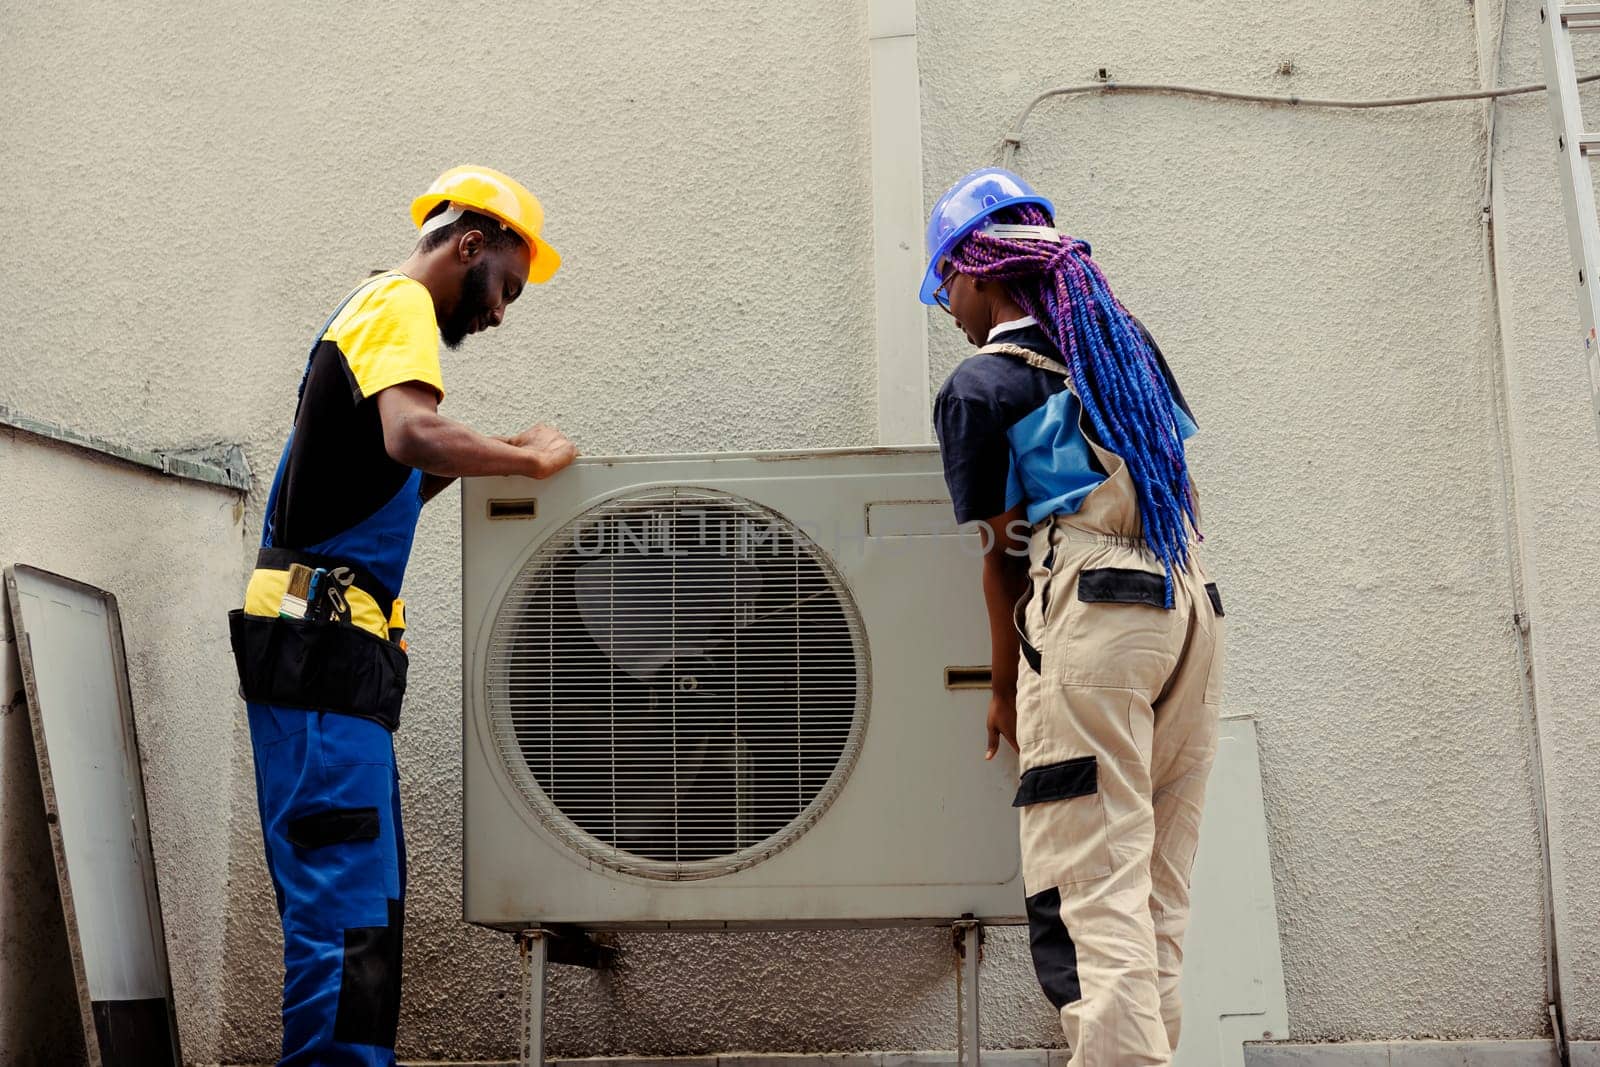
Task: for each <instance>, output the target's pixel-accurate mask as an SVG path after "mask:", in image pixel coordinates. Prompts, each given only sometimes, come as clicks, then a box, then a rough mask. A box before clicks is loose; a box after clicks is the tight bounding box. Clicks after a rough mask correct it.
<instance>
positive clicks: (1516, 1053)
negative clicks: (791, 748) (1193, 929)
mask: <svg viewBox="0 0 1600 1067" xmlns="http://www.w3.org/2000/svg"><path fill="white" fill-rule="evenodd" d="M1244 1049H1245V1053H1244V1061H1245V1064H1246V1067H1323V1065H1324V1064H1325V1065H1327V1067H1558V1061H1557V1059H1556V1051H1555V1045H1554V1043H1552V1042H1550V1041H1377V1042H1352V1043H1349V1044H1325V1045H1295V1044H1288V1043H1269V1042H1254V1043H1250V1044H1246V1045H1245V1047H1244ZM1068 1058H1069V1057H1068V1055H1067V1050H1066V1049H1059V1048H1050V1049H1045V1048H1027V1049H995V1050H993V1051H989V1050H985V1052H984V1053H983V1062H984V1063H986V1064H992V1065H993V1067H1067V1060H1068ZM955 1062H956V1054H955V1053H954V1052H803V1053H775V1052H729V1053H723V1054H721V1055H717V1056H661V1057H614V1058H606V1057H597V1058H594V1059H583V1060H551V1061H550V1063H551V1064H552V1065H553V1067H947V1065H950V1064H954V1063H955ZM401 1064H402V1067H517V1064H516V1061H515V1060H402V1061H401ZM226 1067H267V1065H266V1064H229V1065H226ZM1572 1067H1600V1041H1574V1042H1573V1043H1572Z"/></svg>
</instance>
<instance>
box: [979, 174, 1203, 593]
mask: <svg viewBox="0 0 1600 1067" xmlns="http://www.w3.org/2000/svg"><path fill="white" fill-rule="evenodd" d="M994 221H995V222H1001V223H1020V224H1022V225H1025V226H1053V225H1054V222H1053V220H1052V219H1051V218H1050V216H1049V214H1048V213H1046V212H1045V211H1044V209H1043V208H1040V207H1039V206H1038V205H1035V204H1020V205H1017V206H1014V207H1009V208H1004V209H1002V210H1000V211H998V212H996V213H995V215H994ZM949 259H950V264H951V265H952V266H953V267H954V268H955V269H956V270H958V271H960V272H961V273H962V274H969V275H972V276H973V277H974V278H984V279H989V280H993V281H998V282H1002V283H1004V284H1005V286H1006V288H1007V289H1008V290H1009V291H1010V293H1011V296H1012V298H1013V299H1015V300H1016V302H1017V303H1018V305H1020V306H1021V307H1022V309H1023V310H1024V311H1026V312H1027V313H1028V314H1029V315H1032V316H1033V317H1034V318H1035V319H1037V320H1038V322H1039V325H1040V326H1041V327H1042V328H1043V329H1044V331H1045V333H1046V334H1048V335H1049V337H1050V340H1051V341H1053V342H1054V343H1055V346H1056V350H1057V351H1059V352H1060V353H1061V357H1062V362H1063V363H1065V364H1066V366H1067V369H1068V370H1069V371H1070V372H1071V374H1072V388H1073V392H1074V393H1076V394H1077V397H1078V400H1079V402H1080V403H1082V404H1083V408H1084V411H1086V412H1087V413H1088V415H1089V421H1090V425H1092V426H1093V427H1094V430H1095V434H1096V435H1097V436H1098V437H1099V439H1100V443H1101V444H1103V445H1104V446H1105V447H1106V448H1108V449H1110V450H1111V451H1112V452H1115V453H1116V454H1117V455H1118V456H1121V457H1122V459H1123V461H1124V462H1126V463H1127V465H1128V473H1129V474H1130V475H1131V476H1132V478H1133V484H1134V488H1135V490H1136V492H1137V494H1138V498H1139V518H1140V521H1141V523H1142V524H1143V526H1144V537H1145V541H1146V543H1147V544H1148V545H1149V546H1150V548H1151V550H1152V551H1153V552H1154V553H1155V554H1156V557H1157V558H1158V559H1160V560H1161V563H1162V565H1163V567H1164V569H1165V571H1166V579H1167V606H1168V607H1171V606H1172V575H1173V572H1174V571H1175V570H1178V569H1182V568H1184V567H1186V566H1187V565H1188V562H1189V540H1190V531H1191V529H1192V530H1194V531H1195V532H1196V535H1198V527H1199V519H1198V516H1197V515H1196V513H1195V498H1194V487H1193V483H1192V482H1191V481H1190V480H1189V463H1188V458H1187V456H1186V455H1185V453H1184V447H1183V436H1182V434H1181V433H1180V432H1179V430H1178V423H1177V418H1176V416H1175V415H1174V413H1173V400H1172V390H1171V389H1169V388H1168V387H1167V380H1166V377H1165V376H1164V375H1163V374H1162V373H1161V368H1160V366H1159V365H1158V364H1157V362H1156V359H1155V355H1154V354H1153V353H1152V352H1151V351H1150V346H1149V345H1148V344H1146V343H1145V339H1144V333H1143V332H1142V331H1141V330H1140V329H1139V327H1138V326H1137V325H1136V324H1135V323H1134V321H1133V317H1132V316H1131V315H1129V314H1128V311H1127V309H1126V308H1124V307H1123V306H1122V304H1121V303H1120V302H1119V301H1118V300H1117V298H1116V297H1115V296H1114V295H1112V292H1111V287H1110V286H1109V285H1107V284H1106V279H1105V276H1104V275H1103V274H1101V273H1100V268H1099V267H1098V266H1096V265H1095V262H1094V260H1092V259H1090V258H1089V245H1088V244H1087V243H1086V242H1084V241H1082V240H1079V239H1077V238H1075V237H1068V236H1067V235H1065V234H1063V235H1062V238H1061V242H1060V243H1059V244H1057V243H1054V242H1047V241H1029V240H1023V239H1012V238H1007V237H996V236H994V235H993V234H990V233H987V232H985V231H983V230H975V231H973V233H972V234H970V235H969V236H968V237H967V238H966V239H965V240H963V241H962V242H961V243H960V244H959V245H957V246H956V247H955V248H954V249H953V250H952V251H951V254H950V257H949Z"/></svg>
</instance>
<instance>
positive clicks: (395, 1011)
mask: <svg viewBox="0 0 1600 1067" xmlns="http://www.w3.org/2000/svg"><path fill="white" fill-rule="evenodd" d="M404 923H405V911H404V905H403V904H402V903H401V902H400V901H398V900H390V901H389V925H388V926H356V927H352V928H350V929H348V930H346V931H345V932H344V967H343V971H342V973H341V975H340V978H339V1011H338V1014H337V1015H336V1016H335V1018H334V1022H333V1039H334V1040H335V1041H345V1042H349V1043H350V1044H353V1045H376V1046H377V1047H379V1048H394V1039H395V1033H396V1031H398V1030H399V1028H400V949H401V941H402V938H403V935H404V930H403V926H404Z"/></svg>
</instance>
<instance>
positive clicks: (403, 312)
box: [322, 274, 444, 403]
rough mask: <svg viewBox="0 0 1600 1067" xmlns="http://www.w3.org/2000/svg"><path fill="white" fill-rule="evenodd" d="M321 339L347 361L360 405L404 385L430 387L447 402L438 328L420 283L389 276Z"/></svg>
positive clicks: (356, 301)
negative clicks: (330, 344) (332, 344)
mask: <svg viewBox="0 0 1600 1067" xmlns="http://www.w3.org/2000/svg"><path fill="white" fill-rule="evenodd" d="M322 336H323V339H324V340H326V341H332V342H333V343H334V344H335V345H337V346H338V348H339V354H340V355H342V356H343V357H344V362H345V366H346V368H347V371H348V373H349V375H350V381H351V385H352V387H353V388H354V389H355V392H356V400H357V402H358V403H359V402H360V401H361V400H364V399H366V398H368V397H374V396H377V395H378V394H379V393H381V392H382V391H383V390H385V389H387V388H389V387H390V386H391V385H399V384H400V383H402V382H422V383H424V384H426V385H430V386H432V387H433V389H434V391H435V392H437V393H438V394H439V397H440V399H443V398H444V375H443V374H442V373H441V371H440V369H439V326H438V322H437V320H436V319H435V317H434V313H433V297H432V296H430V295H429V294H428V290H427V289H426V288H424V287H423V285H422V283H421V282H418V281H414V280H412V279H410V278H407V277H406V276H405V275H404V274H389V275H386V276H385V277H384V278H383V279H382V280H380V281H377V282H374V283H373V284H372V285H371V286H370V287H369V288H367V289H366V290H365V291H364V292H362V293H361V294H359V295H358V296H357V297H356V298H355V299H354V300H352V301H350V303H349V304H347V305H346V306H345V308H344V310H343V311H341V312H339V315H338V317H337V318H335V319H334V320H333V322H331V323H329V325H328V330H327V332H326V333H324V334H323V335H322Z"/></svg>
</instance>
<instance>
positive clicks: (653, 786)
mask: <svg viewBox="0 0 1600 1067" xmlns="http://www.w3.org/2000/svg"><path fill="white" fill-rule="evenodd" d="M463 507H464V522H465V525H464V534H463V556H464V587H463V619H464V623H465V627H466V631H465V640H464V659H465V662H464V665H463V666H464V678H465V686H466V694H465V711H466V715H465V737H464V753H465V764H466V766H465V791H466V795H465V804H466V812H465V826H466V845H465V848H466V863H465V878H466V886H465V912H466V918H467V919H468V920H469V921H471V922H476V923H482V924H486V925H491V926H498V927H503V928H506V929H521V928H524V927H527V926H529V925H532V924H536V923H572V924H579V925H582V926H585V927H589V928H607V927H617V926H632V927H639V926H655V927H678V926H684V927H711V928H716V927H722V926H768V927H771V926H795V925H806V924H826V925H851V924H863V925H870V924H904V923H915V922H941V921H943V922H947V921H949V920H951V919H952V918H956V917H960V916H963V915H971V916H975V917H977V918H979V919H982V920H985V921H994V922H1006V921H1017V920H1018V919H1019V918H1020V914H1021V912H1022V887H1021V880H1020V867H1019V861H1018V849H1017V841H1016V831H1015V824H1014V819H1013V815H1012V811H1011V808H1010V801H1011V793H1012V791H1013V790H1014V788H1015V771H1016V767H1015V763H1014V758H1013V757H1012V756H1011V754H1010V753H1007V754H1006V756H1005V757H1004V758H1002V759H998V760H997V761H995V762H993V763H985V762H984V760H983V759H982V745H983V717H984V711H985V708H986V706H987V701H988V668H987V661H988V658H989V656H988V652H989V638H988V632H987V617H986V615H985V614H984V610H983V602H982V595H981V591H980V585H979V567H980V563H979V541H978V535H977V533H975V532H973V531H970V530H968V531H962V530H959V529H958V528H957V527H956V525H955V521H954V518H953V516H952V513H951V509H950V503H949V498H948V496H947V495H946V492H945V488H944V483H943V479H942V475H941V472H940V467H939V463H938V455H937V452H936V451H934V450H932V449H909V450H871V451H861V452H852V451H841V452H815V453H794V454H767V455H714V456H686V457H659V458H642V459H615V460H589V459H584V460H579V461H578V462H577V463H576V464H575V465H574V466H573V467H572V468H570V469H569V470H568V471H566V472H563V474H562V475H560V476H559V477H557V478H555V479H552V480H551V481H549V482H533V481H527V480H522V479H477V480H472V481H469V482H467V483H466V484H465V487H464V490H463Z"/></svg>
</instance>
